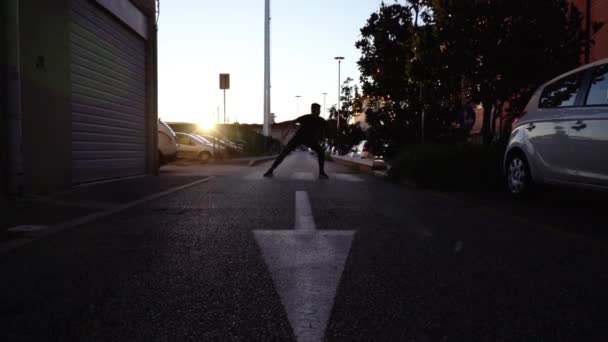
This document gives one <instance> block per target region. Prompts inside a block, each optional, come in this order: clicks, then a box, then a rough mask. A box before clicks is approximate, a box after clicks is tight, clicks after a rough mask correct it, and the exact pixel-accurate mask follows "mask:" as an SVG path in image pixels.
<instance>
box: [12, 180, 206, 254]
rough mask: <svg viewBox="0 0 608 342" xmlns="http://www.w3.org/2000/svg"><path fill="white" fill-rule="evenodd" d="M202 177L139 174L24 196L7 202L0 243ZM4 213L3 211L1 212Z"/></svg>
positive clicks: (73, 222) (101, 212)
mask: <svg viewBox="0 0 608 342" xmlns="http://www.w3.org/2000/svg"><path fill="white" fill-rule="evenodd" d="M208 178H209V177H204V176H196V175H193V176H166V175H161V176H140V177H132V178H126V179H119V180H115V181H107V182H99V183H93V184H87V185H80V186H76V187H74V188H73V189H70V190H68V191H64V192H58V193H55V194H52V195H46V196H37V195H26V196H21V197H19V198H17V199H16V200H15V201H12V203H9V204H8V210H7V217H6V219H5V220H3V221H4V224H3V226H1V227H0V242H6V241H8V240H13V239H23V238H24V237H31V236H32V235H36V234H37V233H36V232H42V231H45V230H52V229H53V227H57V226H67V225H77V224H78V222H79V220H83V219H86V218H88V217H90V218H92V219H93V218H94V217H101V216H104V215H105V214H107V213H111V212H116V211H120V210H122V209H125V208H127V207H130V206H132V205H136V204H139V203H140V202H141V201H145V200H147V199H152V198H156V197H160V196H162V195H163V194H168V193H170V192H173V191H177V190H179V189H180V188H183V187H188V186H189V185H194V184H196V183H197V182H200V181H203V180H205V179H208ZM3 215H4V214H3Z"/></svg>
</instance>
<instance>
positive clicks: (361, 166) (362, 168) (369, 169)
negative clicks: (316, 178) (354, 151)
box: [331, 155, 386, 174]
mask: <svg viewBox="0 0 608 342" xmlns="http://www.w3.org/2000/svg"><path fill="white" fill-rule="evenodd" d="M331 160H332V161H334V162H335V163H338V164H340V165H344V166H347V167H350V168H351V169H353V170H356V171H359V172H362V173H367V174H376V173H377V172H380V173H382V174H385V173H386V171H385V170H386V163H385V162H384V160H382V159H363V158H355V157H349V156H340V155H331Z"/></svg>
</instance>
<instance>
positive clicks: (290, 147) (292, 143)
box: [264, 139, 300, 177]
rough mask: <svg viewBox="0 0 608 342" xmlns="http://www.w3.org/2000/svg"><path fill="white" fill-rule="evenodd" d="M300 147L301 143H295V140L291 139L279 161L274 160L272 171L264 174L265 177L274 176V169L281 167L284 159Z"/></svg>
mask: <svg viewBox="0 0 608 342" xmlns="http://www.w3.org/2000/svg"><path fill="white" fill-rule="evenodd" d="M298 145H300V143H299V142H298V141H295V140H294V139H291V140H290V141H289V142H288V143H287V145H286V146H285V148H284V149H283V151H281V154H279V156H278V157H277V159H275V160H274V163H272V166H271V167H270V169H269V170H268V171H266V173H265V174H264V176H267V177H268V176H272V171H274V169H276V168H277V166H279V164H281V163H282V162H283V159H285V157H287V155H288V154H289V153H290V152H291V151H293V150H294V149H295V148H296V147H298Z"/></svg>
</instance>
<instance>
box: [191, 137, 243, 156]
mask: <svg viewBox="0 0 608 342" xmlns="http://www.w3.org/2000/svg"><path fill="white" fill-rule="evenodd" d="M199 136H200V137H202V138H203V139H205V140H207V141H209V143H210V144H212V145H214V146H216V147H217V148H219V149H221V150H222V153H223V154H224V155H227V156H236V155H238V154H239V153H240V151H241V150H240V149H239V147H238V146H236V145H234V144H232V143H230V142H228V141H226V140H222V139H219V138H216V137H214V136H211V135H199Z"/></svg>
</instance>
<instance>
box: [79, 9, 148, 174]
mask: <svg viewBox="0 0 608 342" xmlns="http://www.w3.org/2000/svg"><path fill="white" fill-rule="evenodd" d="M70 7H71V8H70V19H71V20H70V45H71V77H72V81H71V82H72V94H71V96H72V98H71V99H72V101H71V103H72V159H73V161H72V163H73V167H72V180H73V183H84V182H91V181H98V180H104V179H111V178H119V177H125V176H133V175H140V174H143V173H145V167H146V153H145V151H146V45H145V40H144V39H143V38H141V37H140V36H138V35H137V34H136V33H135V32H133V31H132V30H131V29H130V28H128V27H127V26H126V25H124V24H123V23H121V22H120V21H119V20H118V19H116V18H115V17H114V16H113V15H112V14H110V13H108V12H106V11H105V10H104V9H103V8H102V7H100V6H99V5H97V4H96V3H94V2H93V1H90V0H72V1H71V6H70Z"/></svg>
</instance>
